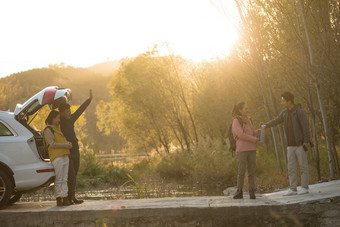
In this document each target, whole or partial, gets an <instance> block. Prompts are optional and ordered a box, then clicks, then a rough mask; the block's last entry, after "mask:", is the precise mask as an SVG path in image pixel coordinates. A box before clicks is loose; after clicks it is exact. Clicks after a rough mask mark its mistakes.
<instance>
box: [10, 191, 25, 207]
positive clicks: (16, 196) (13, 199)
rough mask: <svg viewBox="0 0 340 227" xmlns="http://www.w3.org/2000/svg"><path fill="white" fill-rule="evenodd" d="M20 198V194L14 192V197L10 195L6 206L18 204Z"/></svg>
mask: <svg viewBox="0 0 340 227" xmlns="http://www.w3.org/2000/svg"><path fill="white" fill-rule="evenodd" d="M21 196H22V193H20V192H15V193H14V195H12V197H11V198H10V199H9V201H8V203H7V204H8V205H11V204H13V203H16V202H18V201H19V199H20V198H21Z"/></svg>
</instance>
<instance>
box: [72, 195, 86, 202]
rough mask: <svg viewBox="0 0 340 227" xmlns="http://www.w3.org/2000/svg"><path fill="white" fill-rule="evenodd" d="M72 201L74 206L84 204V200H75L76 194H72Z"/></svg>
mask: <svg viewBox="0 0 340 227" xmlns="http://www.w3.org/2000/svg"><path fill="white" fill-rule="evenodd" d="M72 201H73V202H74V203H75V204H81V203H83V202H84V200H81V199H77V198H76V193H72Z"/></svg>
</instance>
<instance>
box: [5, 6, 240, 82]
mask: <svg viewBox="0 0 340 227" xmlns="http://www.w3.org/2000/svg"><path fill="white" fill-rule="evenodd" d="M221 2H223V0H91V1H90V0H8V1H6V0H5V1H0V31H1V35H0V77H4V76H8V75H10V74H12V73H17V72H21V71H26V70H29V69H33V68H41V67H47V66H48V65H50V64H60V63H64V64H66V65H71V66H75V67H88V66H91V65H94V64H97V63H101V62H104V61H107V60H120V59H122V58H125V57H134V56H137V55H139V54H141V53H144V52H146V51H148V50H150V49H151V48H152V46H153V44H158V45H161V44H162V43H165V42H166V43H168V45H169V46H170V48H171V50H172V52H174V53H175V54H178V55H182V56H183V57H185V58H188V59H191V60H194V61H201V60H203V59H206V60H209V59H214V58H216V57H221V56H222V57H223V56H226V55H228V53H229V51H230V49H231V47H232V45H233V44H234V43H235V42H236V40H237V32H236V29H235V27H234V26H233V25H232V18H235V17H236V16H237V10H236V8H235V6H234V5H233V1H232V0H224V3H223V9H224V12H225V13H221V10H220V7H219V6H218V5H219V4H220V3H221Z"/></svg>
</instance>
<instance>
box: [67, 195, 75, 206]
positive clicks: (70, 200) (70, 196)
mask: <svg viewBox="0 0 340 227" xmlns="http://www.w3.org/2000/svg"><path fill="white" fill-rule="evenodd" d="M67 198H68V201H69V202H70V203H71V205H73V204H74V202H73V199H72V198H73V197H72V195H68V196H67Z"/></svg>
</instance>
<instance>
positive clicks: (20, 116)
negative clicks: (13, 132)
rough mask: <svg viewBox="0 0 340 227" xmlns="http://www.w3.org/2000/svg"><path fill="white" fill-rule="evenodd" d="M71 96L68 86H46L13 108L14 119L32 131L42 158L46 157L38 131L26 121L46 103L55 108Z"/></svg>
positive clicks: (67, 100)
mask: <svg viewBox="0 0 340 227" xmlns="http://www.w3.org/2000/svg"><path fill="white" fill-rule="evenodd" d="M71 98H72V95H71V90H70V89H68V88H58V87H56V86H52V87H47V88H44V89H43V90H41V91H40V92H38V93H37V94H35V95H34V96H32V97H31V98H30V99H28V100H27V101H26V102H25V103H24V104H22V105H21V104H17V106H16V108H15V110H14V115H15V119H16V120H17V121H19V122H20V123H21V124H22V125H23V126H25V127H26V128H27V129H28V130H30V131H31V132H32V134H33V137H34V140H35V143H36V146H37V150H38V153H39V155H40V157H41V158H42V159H47V157H45V156H44V155H43V152H42V151H43V138H42V136H41V135H40V133H39V131H36V130H35V129H34V128H32V127H31V126H30V125H29V123H30V122H28V121H29V119H32V120H33V119H34V117H35V114H36V113H37V112H38V111H39V110H40V109H41V108H42V107H43V106H45V105H48V106H49V108H50V109H51V110H52V109H56V108H58V107H59V105H60V104H61V103H63V102H69V101H70V100H71ZM33 115H34V116H33ZM31 116H32V118H31Z"/></svg>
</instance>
